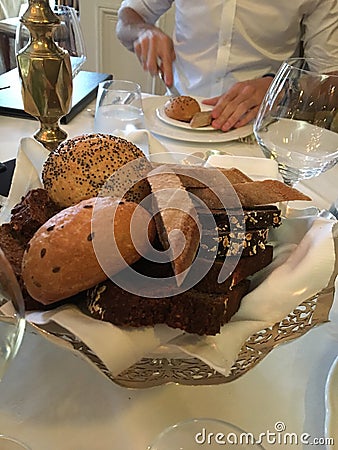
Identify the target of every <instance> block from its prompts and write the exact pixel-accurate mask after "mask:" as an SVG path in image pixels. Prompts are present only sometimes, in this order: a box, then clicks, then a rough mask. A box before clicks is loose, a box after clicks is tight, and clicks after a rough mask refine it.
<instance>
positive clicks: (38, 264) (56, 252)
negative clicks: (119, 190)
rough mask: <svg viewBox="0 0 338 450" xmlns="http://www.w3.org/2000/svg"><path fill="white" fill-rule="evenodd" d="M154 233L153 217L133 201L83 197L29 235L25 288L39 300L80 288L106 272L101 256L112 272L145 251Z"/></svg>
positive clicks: (51, 299)
mask: <svg viewBox="0 0 338 450" xmlns="http://www.w3.org/2000/svg"><path fill="white" fill-rule="evenodd" d="M111 231H113V233H112V232H111ZM155 233H156V232H155V225H154V222H153V219H152V218H151V216H150V214H149V213H148V212H147V211H146V210H145V209H144V208H142V207H141V206H140V205H138V204H137V203H134V202H127V201H122V202H121V201H120V200H119V199H116V198H112V197H101V198H100V197H99V198H92V199H87V200H83V201H82V202H80V203H79V204H77V205H75V206H71V207H69V208H66V209H64V210H62V211H61V212H60V213H58V214H56V215H55V216H53V217H52V218H51V219H49V220H48V221H47V222H46V223H45V224H44V225H42V226H41V227H40V228H39V229H38V231H37V232H36V233H35V234H34V236H33V238H32V239H31V240H30V242H29V244H28V247H27V250H26V252H25V254H24V257H23V262H22V277H23V280H24V283H25V286H26V288H27V291H28V293H29V294H30V295H31V296H32V297H33V298H34V299H35V300H37V301H39V302H41V303H43V304H49V303H53V302H55V301H58V300H62V299H65V298H68V297H70V296H72V295H75V294H77V293H78V292H81V291H84V290H86V289H88V288H90V287H92V286H95V285H96V284H97V283H99V282H101V281H103V280H105V279H106V278H107V275H106V273H105V272H104V271H103V270H102V268H101V265H100V261H101V262H102V261H105V268H107V261H108V264H109V276H111V275H114V274H115V273H117V272H119V271H120V270H122V269H123V268H124V267H126V265H130V264H132V263H134V262H136V261H137V260H138V259H139V258H140V254H145V253H146V251H147V249H148V248H149V247H148V245H149V242H150V243H151V242H153V240H154V238H155ZM102 249H103V250H102ZM117 249H118V250H117ZM136 249H137V250H136ZM102 251H103V252H104V251H105V252H106V253H105V254H103V253H102ZM119 252H120V254H121V255H120V254H119ZM121 256H122V257H121Z"/></svg>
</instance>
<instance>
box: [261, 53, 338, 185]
mask: <svg viewBox="0 0 338 450" xmlns="http://www.w3.org/2000/svg"><path fill="white" fill-rule="evenodd" d="M318 67H320V61H318V60H314V59H311V58H308V59H307V58H292V59H289V60H287V61H285V62H284V63H283V64H282V65H281V67H280V69H279V71H278V73H277V74H276V76H275V79H274V80H273V82H272V84H271V86H270V88H269V90H268V91H267V93H266V95H265V98H264V100H263V102H262V105H261V107H260V110H259V113H258V115H257V118H256V121H255V124H254V133H255V136H256V139H257V142H258V143H259V145H260V146H261V148H262V151H263V153H264V155H265V156H266V157H267V158H272V159H275V160H276V161H277V162H278V167H279V171H280V173H281V175H282V177H283V180H284V182H285V183H286V184H288V185H290V186H293V185H294V184H295V183H297V182H299V181H301V180H304V179H308V178H312V177H315V176H318V175H320V174H321V173H322V172H324V171H326V170H328V169H330V168H331V167H333V166H334V165H335V164H336V163H337V161H338V76H337V75H333V74H329V73H321V71H320V70H319V69H318Z"/></svg>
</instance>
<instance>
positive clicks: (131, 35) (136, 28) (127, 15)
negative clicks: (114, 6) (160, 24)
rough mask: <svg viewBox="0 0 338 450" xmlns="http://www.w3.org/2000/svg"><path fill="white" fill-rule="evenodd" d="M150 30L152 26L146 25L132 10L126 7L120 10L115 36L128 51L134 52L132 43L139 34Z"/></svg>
mask: <svg viewBox="0 0 338 450" xmlns="http://www.w3.org/2000/svg"><path fill="white" fill-rule="evenodd" d="M152 28H155V27H154V25H151V24H148V23H146V22H145V21H144V19H143V18H142V17H141V16H140V15H139V14H138V13H137V12H136V11H134V10H133V9H132V8H128V7H126V8H122V9H120V11H119V14H118V20H117V25H116V35H117V37H118V39H119V40H120V42H121V43H122V44H123V45H124V46H125V47H127V49H128V50H130V51H134V42H135V41H136V40H137V39H138V37H139V36H140V34H141V33H142V32H144V31H145V30H148V29H152Z"/></svg>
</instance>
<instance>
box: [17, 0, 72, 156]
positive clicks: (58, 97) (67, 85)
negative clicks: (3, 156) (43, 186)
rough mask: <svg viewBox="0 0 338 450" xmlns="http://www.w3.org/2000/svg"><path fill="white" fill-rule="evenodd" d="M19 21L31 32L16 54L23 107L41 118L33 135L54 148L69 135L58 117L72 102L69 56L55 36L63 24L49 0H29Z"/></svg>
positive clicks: (46, 145)
mask: <svg viewBox="0 0 338 450" xmlns="http://www.w3.org/2000/svg"><path fill="white" fill-rule="evenodd" d="M20 21H21V22H22V23H23V25H25V26H26V27H27V28H28V30H29V32H30V40H29V42H28V44H27V45H26V46H25V47H24V48H23V49H21V50H20V51H19V52H18V54H17V61H18V69H19V74H20V78H21V83H22V99H23V104H24V109H25V111H26V112H28V113H29V114H31V115H32V116H34V117H36V118H37V119H38V120H39V121H40V130H39V131H38V132H37V133H36V134H35V136H34V138H35V139H36V140H37V141H39V142H41V144H43V145H44V146H45V147H46V148H47V149H48V150H50V151H52V150H54V149H55V148H56V147H57V146H58V145H59V144H60V143H61V142H62V141H64V140H65V139H66V138H67V133H66V132H65V131H63V130H62V129H61V128H60V126H59V120H60V118H61V117H63V116H64V115H65V114H67V112H68V111H69V109H70V106H71V100H72V93H73V80H72V66H71V62H70V56H69V53H68V52H67V51H66V50H63V49H62V48H61V47H59V46H58V45H56V43H55V42H54V40H53V30H54V28H55V27H57V26H59V25H60V19H59V18H58V17H57V16H56V15H55V14H54V13H53V11H52V10H51V8H50V6H49V1H48V0H29V6H28V9H27V11H26V12H25V13H24V14H23V16H22V17H21V19H20Z"/></svg>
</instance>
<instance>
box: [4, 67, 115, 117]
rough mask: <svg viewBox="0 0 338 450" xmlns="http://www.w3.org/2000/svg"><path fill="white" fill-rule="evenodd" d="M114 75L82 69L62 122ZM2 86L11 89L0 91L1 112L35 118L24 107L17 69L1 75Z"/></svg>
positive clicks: (88, 100)
mask: <svg viewBox="0 0 338 450" xmlns="http://www.w3.org/2000/svg"><path fill="white" fill-rule="evenodd" d="M112 78H113V76H112V75H110V74H107V73H97V72H86V71H81V72H79V74H78V75H76V77H75V78H74V79H73V99H72V108H71V110H70V111H69V113H68V114H66V115H65V116H64V117H62V119H61V123H63V124H65V123H68V122H70V121H71V120H72V119H73V118H74V117H75V116H76V115H77V114H78V113H79V112H80V111H82V110H83V109H84V108H85V107H86V106H87V105H88V103H90V102H91V101H92V100H94V99H95V97H96V94H97V88H98V84H99V83H100V82H101V81H105V80H111V79H112ZM0 86H10V88H9V89H4V90H1V91H0V114H1V115H3V116H12V117H22V118H25V119H33V120H35V118H34V117H32V116H31V115H29V114H28V113H26V111H24V109H23V103H22V96H21V82H20V79H19V74H18V70H17V69H13V70H10V71H9V72H6V73H4V74H2V75H0Z"/></svg>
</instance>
